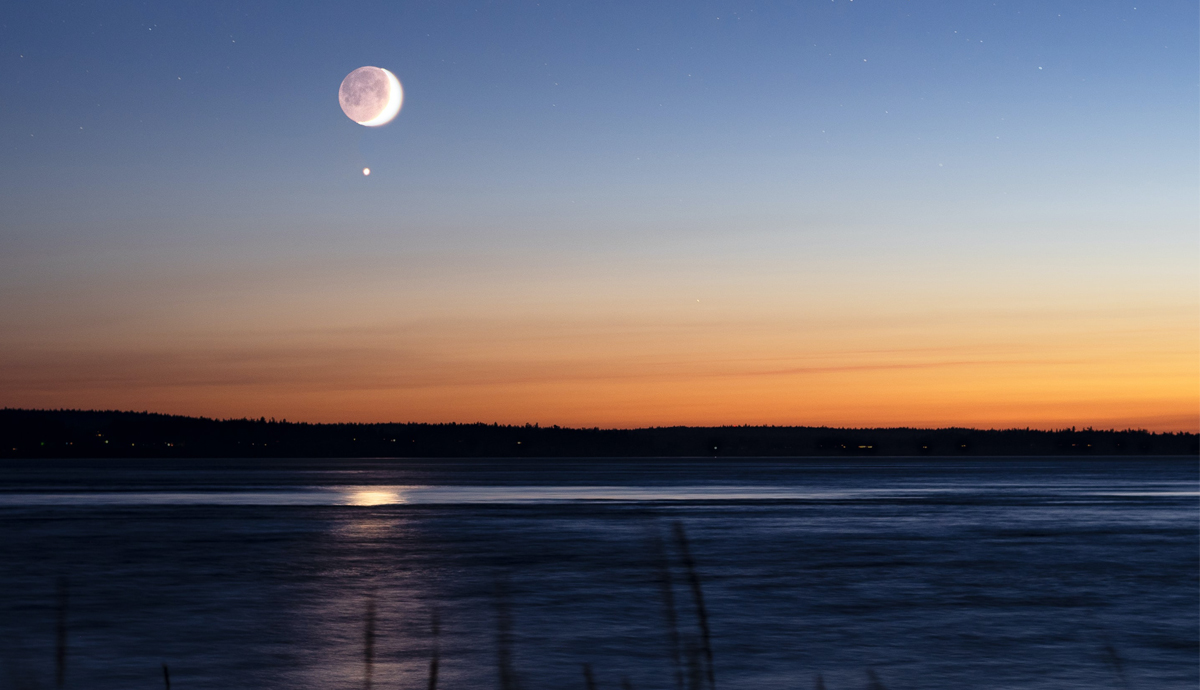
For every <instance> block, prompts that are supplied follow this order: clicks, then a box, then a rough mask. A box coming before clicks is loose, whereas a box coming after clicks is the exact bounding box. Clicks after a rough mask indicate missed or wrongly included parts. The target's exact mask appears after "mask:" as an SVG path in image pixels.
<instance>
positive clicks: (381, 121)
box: [358, 67, 404, 127]
mask: <svg viewBox="0 0 1200 690" xmlns="http://www.w3.org/2000/svg"><path fill="white" fill-rule="evenodd" d="M379 69H381V70H383V73H384V74H386V75H387V80H388V100H387V105H385V106H383V110H381V111H379V114H378V115H376V116H375V117H373V118H371V119H370V120H366V121H364V122H359V123H358V124H360V125H365V126H367V127H378V126H380V125H386V124H387V123H389V122H391V121H392V120H393V119H395V117H396V114H397V113H399V112H400V106H401V105H404V88H403V87H402V86H400V80H399V79H397V78H396V75H394V74H392V73H391V72H390V71H389V70H386V69H383V68H382V67H380V68H379Z"/></svg>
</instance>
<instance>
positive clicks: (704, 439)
mask: <svg viewBox="0 0 1200 690" xmlns="http://www.w3.org/2000/svg"><path fill="white" fill-rule="evenodd" d="M1132 455H1163V456H1165V455H1178V456H1198V455H1200V435H1198V434H1195V433H1188V432H1176V433H1172V432H1165V433H1164V432H1157V433H1155V432H1149V431H1142V430H1124V431H1120V430H1096V429H1063V430H1057V431H1043V430H1035V429H990V430H984V429H965V428H945V429H913V428H877V429H874V428H868V429H845V428H831V427H780V426H727V427H653V428H643V429H599V428H594V429H577V428H565V427H557V426H551V427H542V426H537V425H525V426H502V425H496V424H482V423H479V424H387V423H384V424H308V423H302V422H301V423H297V422H286V421H275V420H267V419H265V418H262V419H258V420H251V419H232V420H215V419H207V418H203V417H185V416H176V415H164V414H156V413H149V412H122V411H84V410H26V409H11V408H5V409H2V410H0V458H176V457H177V458H257V457H263V458H267V457H270V458H289V457H290V458H316V457H321V458H467V457H494V458H523V457H525V458H605V457H607V458H649V457H661V458H685V457H707V458H711V457H758V458H772V457H775V458H784V457H872V456H874V457H914V456H916V457H921V456H936V457H972V456H974V457H981V456H1132Z"/></svg>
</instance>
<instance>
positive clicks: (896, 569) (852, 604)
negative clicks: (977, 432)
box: [0, 458, 1200, 690]
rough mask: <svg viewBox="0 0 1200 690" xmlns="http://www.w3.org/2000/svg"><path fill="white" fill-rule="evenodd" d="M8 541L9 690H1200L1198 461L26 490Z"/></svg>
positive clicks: (334, 474) (206, 474)
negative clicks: (712, 689) (819, 681)
mask: <svg viewBox="0 0 1200 690" xmlns="http://www.w3.org/2000/svg"><path fill="white" fill-rule="evenodd" d="M0 530H2V531H0V535H2V539H0V687H12V688H24V687H28V688H35V687H41V688H48V687H55V682H56V674H57V673H58V672H59V670H60V666H59V660H61V662H62V665H61V671H62V672H63V681H64V687H68V688H88V689H90V690H106V689H109V688H113V689H116V688H121V689H129V688H161V687H163V686H164V679H163V671H162V665H163V664H164V663H166V664H168V665H169V668H170V673H171V686H172V688H175V689H179V688H251V687H253V688H322V689H330V688H366V687H372V688H427V687H428V677H429V673H430V662H431V659H432V658H433V657H434V655H435V654H436V656H437V659H438V687H442V688H463V689H471V688H517V687H520V688H524V689H530V688H555V689H557V688H580V689H581V690H582V689H583V688H585V687H587V686H586V681H585V676H584V665H585V664H587V665H588V666H589V668H590V671H591V673H592V675H593V677H594V682H595V685H596V687H599V688H614V689H615V688H621V687H623V686H622V684H623V683H625V684H627V685H626V687H633V688H639V689H656V688H659V689H664V690H666V689H673V688H679V687H684V688H690V687H693V686H699V687H709V679H710V674H709V672H710V671H711V680H712V681H713V684H714V685H715V686H716V687H721V688H755V689H766V690H770V689H775V688H779V689H783V688H812V687H814V686H815V679H816V677H817V674H821V676H822V678H823V681H824V684H825V687H827V688H830V689H831V690H835V689H837V688H865V687H869V683H870V680H869V679H870V677H871V676H870V675H869V674H874V675H875V677H876V678H877V679H878V682H879V683H881V684H882V686H883V687H887V688H925V689H929V688H955V689H961V688H1126V687H1129V688H1188V689H1194V688H1196V687H1197V686H1198V685H1200V670H1198V664H1197V658H1198V652H1200V613H1198V608H1197V594H1198V592H1200V469H1198V463H1197V460H1196V458H1186V459H1163V458H1121V459H1112V460H1097V459H1087V460H1082V459H1062V458H1043V459H1037V458H1034V459H1030V458H1022V459H1010V458H993V459H971V460H949V459H937V460H930V459H920V460H917V459H870V460H866V459H802V460H763V459H747V460H737V459H721V460H693V461H687V460H641V461H630V460H624V459H622V460H612V461H602V460H588V461H575V460H566V461H554V460H539V461H512V460H484V459H480V460H471V461H462V460H437V461H407V460H406V461H387V460H380V461H371V460H253V461H230V460H213V461H197V460H192V461H179V460H171V461H111V460H110V461H78V460H75V461H70V460H56V461H7V462H3V463H0ZM681 536H682V537H683V541H681V539H680V537H681ZM697 591H699V593H700V597H701V600H702V603H703V606H702V609H703V616H701V615H700V614H701V610H700V609H701V607H699V606H698V605H697V596H696V594H697ZM435 618H436V620H437V629H438V632H437V634H436V635H434V633H433V621H434V619H435ZM706 631H707V635H706V634H705V632H706ZM706 637H707V639H708V642H707V643H706V642H705V638H706ZM60 650H61V657H60V656H59V655H60ZM435 650H436V651H435ZM709 654H711V666H710V665H709V658H710V657H709ZM368 658H369V660H368ZM877 687H878V686H877Z"/></svg>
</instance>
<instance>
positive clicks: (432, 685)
mask: <svg viewBox="0 0 1200 690" xmlns="http://www.w3.org/2000/svg"><path fill="white" fill-rule="evenodd" d="M430 627H431V629H432V632H433V653H432V655H431V656H430V657H429V690H437V680H438V662H439V661H440V655H441V650H440V648H439V646H438V645H439V642H438V635H439V633H440V632H441V630H440V627H441V626H440V624H439V621H438V612H437V609H434V610H433V616H432V618H431V620H430Z"/></svg>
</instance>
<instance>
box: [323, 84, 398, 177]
mask: <svg viewBox="0 0 1200 690" xmlns="http://www.w3.org/2000/svg"><path fill="white" fill-rule="evenodd" d="M338 103H340V104H341V106H342V112H344V113H346V117H348V118H350V119H351V120H354V121H355V122H357V123H358V124H360V125H365V126H367V127H378V126H380V125H386V124H387V123H389V122H391V121H392V119H393V118H395V117H396V113H399V112H400V106H401V105H402V104H403V103H404V89H403V88H402V87H401V86H400V80H399V79H397V78H396V75H394V74H392V73H391V72H389V71H387V70H386V69H383V68H382V67H370V66H367V67H359V68H358V69H356V70H354V71H353V72H351V73H350V74H347V75H346V78H345V79H343V80H342V86H341V88H339V89H338ZM364 174H367V173H365V172H364Z"/></svg>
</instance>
